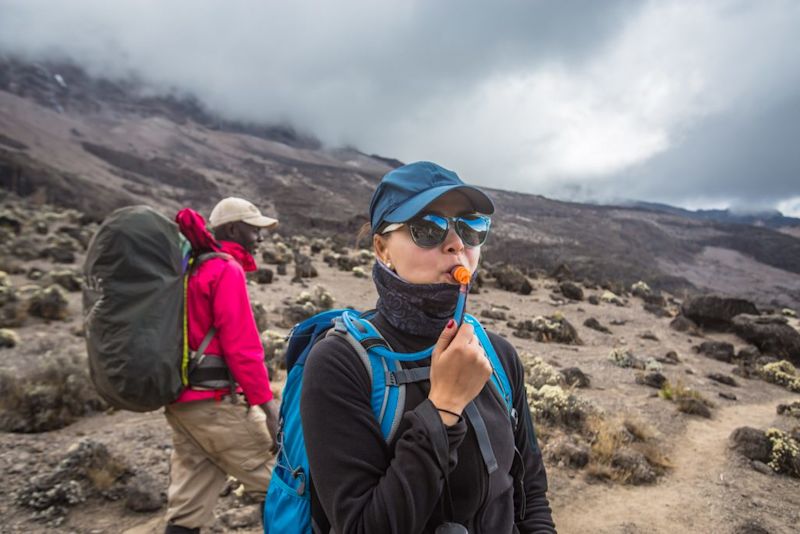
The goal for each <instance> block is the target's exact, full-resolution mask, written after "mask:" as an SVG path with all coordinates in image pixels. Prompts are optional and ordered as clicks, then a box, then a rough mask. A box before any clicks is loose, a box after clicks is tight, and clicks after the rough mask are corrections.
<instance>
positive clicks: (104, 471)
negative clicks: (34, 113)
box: [0, 194, 800, 534]
mask: <svg viewBox="0 0 800 534" xmlns="http://www.w3.org/2000/svg"><path fill="white" fill-rule="evenodd" d="M95 229H96V223H94V222H91V221H90V220H89V218H88V217H87V216H86V215H85V214H83V213H81V212H79V211H76V210H69V209H64V208H60V207H54V206H50V205H46V204H40V203H37V202H35V201H34V199H31V198H26V199H21V198H19V197H17V196H15V195H10V194H0V237H2V239H0V259H2V261H1V262H0V475H2V477H3V481H4V482H3V485H4V491H3V493H2V494H1V495H0V515H2V517H3V526H2V531H3V532H10V533H16V532H20V533H21V532H128V533H130V534H145V533H158V532H162V531H163V514H164V503H165V491H166V487H167V482H168V459H169V454H170V451H171V439H170V435H169V430H168V426H167V424H166V422H165V420H164V418H163V414H162V413H160V411H156V412H152V413H145V414H134V413H129V412H121V411H115V410H111V409H109V408H108V406H106V405H105V404H104V403H103V402H102V401H101V400H100V399H99V398H98V397H97V396H96V394H95V393H94V390H93V387H92V385H91V381H90V380H89V377H88V374H87V364H86V352H85V344H84V340H83V338H82V335H83V329H82V314H81V311H80V289H81V284H82V280H81V277H80V275H79V270H80V265H81V264H82V262H83V258H84V254H85V249H86V245H87V242H88V238H89V236H91V235H92V233H93V232H94V230H95ZM258 259H259V263H260V264H261V267H260V269H259V270H258V271H257V272H255V273H253V274H252V276H251V281H250V284H249V290H250V296H251V300H252V302H253V310H254V313H255V316H256V319H257V323H258V326H259V329H260V331H261V332H262V340H263V343H264V347H265V355H266V363H267V365H268V367H269V368H270V370H271V373H270V374H271V377H272V380H273V389H274V391H275V392H276V394H278V395H279V394H280V390H281V385H282V384H281V382H282V380H283V379H284V376H285V372H284V369H283V365H282V358H281V356H282V350H283V343H284V341H283V340H284V336H285V335H286V333H287V332H288V330H289V328H290V327H291V326H292V325H293V324H294V323H295V322H297V321H299V320H302V319H303V318H305V317H308V316H309V315H311V314H314V313H316V312H318V311H321V310H325V309H328V308H331V307H344V306H352V307H355V308H358V309H367V308H370V307H372V306H373V304H374V302H375V298H376V295H375V291H374V287H373V285H372V282H371V280H370V279H369V277H368V274H367V273H368V272H369V269H370V266H371V264H372V262H373V261H374V257H373V255H372V253H371V252H370V251H368V250H364V249H354V248H351V247H345V246H342V245H341V244H339V243H337V242H336V241H335V240H334V239H331V238H321V237H314V236H309V235H302V234H290V235H279V234H274V235H273V236H271V238H270V239H268V240H267V242H266V243H264V244H263V245H262V247H261V250H260V251H259V254H258ZM556 274H557V275H558V278H550V277H541V278H537V279H534V278H531V277H529V276H526V275H525V274H524V273H523V272H521V271H520V270H519V269H517V268H515V267H513V266H510V265H506V264H503V263H492V262H486V263H485V264H484V268H483V269H482V271H481V277H480V279H479V287H478V288H477V289H476V291H475V292H474V293H473V294H471V295H470V297H469V302H468V311H469V312H470V313H472V314H474V315H477V316H479V317H481V320H482V322H483V323H484V324H485V325H486V327H487V328H489V329H491V330H493V331H496V332H497V333H499V334H500V335H502V336H504V337H506V338H507V339H509V340H510V341H511V342H512V343H513V344H514V346H515V347H516V348H517V350H518V352H519V354H520V357H521V359H522V361H523V364H524V366H525V372H526V380H525V381H526V390H527V394H528V403H529V407H530V410H531V413H532V415H533V418H534V421H535V425H536V429H537V435H538V439H539V443H540V445H541V447H542V450H543V453H544V457H545V462H546V467H547V470H548V476H549V481H550V491H549V496H550V499H551V503H552V507H553V511H554V516H555V519H556V522H557V524H558V526H559V531H560V532H564V533H580V532H599V533H607V534H611V533H619V532H627V533H632V534H636V533H672V532H720V533H736V534H744V533H748V534H751V533H754V532H755V533H759V532H770V533H787V534H788V533H790V532H794V531H795V529H796V525H797V524H798V523H800V397H799V396H798V393H800V372H798V370H797V367H798V365H800V332H798V327H800V322H798V319H797V313H796V310H792V309H785V310H779V311H778V313H775V314H772V315H766V314H762V313H761V312H760V310H759V309H758V308H757V307H756V306H755V305H754V304H753V303H752V302H750V301H747V300H744V299H730V298H722V297H716V296H695V297H692V298H688V299H679V298H676V297H675V296H674V295H670V294H668V293H664V292H659V291H657V290H654V289H652V288H650V287H649V286H648V285H647V284H645V283H636V284H633V285H632V286H625V287H622V286H621V285H618V287H616V288H613V289H614V290H613V291H612V290H610V289H604V288H602V287H600V286H598V285H596V284H593V283H591V282H585V281H583V280H580V279H576V277H575V276H574V275H570V274H569V273H568V272H567V271H566V269H560V270H559V272H558V273H556ZM239 490H240V488H239V484H238V482H236V481H235V480H231V481H229V484H228V485H227V486H226V488H225V490H224V491H223V494H222V496H221V499H220V501H219V504H218V506H217V508H216V510H215V516H216V519H215V524H214V527H213V528H212V530H211V531H212V532H245V533H255V532H258V531H259V526H258V525H259V520H258V508H257V506H255V505H254V504H253V503H252V502H249V501H247V499H246V498H245V497H243V496H242V494H241V493H240V491H239Z"/></svg>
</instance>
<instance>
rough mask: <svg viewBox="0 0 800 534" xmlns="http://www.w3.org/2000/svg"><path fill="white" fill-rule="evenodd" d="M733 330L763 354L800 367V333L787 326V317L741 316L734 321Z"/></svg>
mask: <svg viewBox="0 0 800 534" xmlns="http://www.w3.org/2000/svg"><path fill="white" fill-rule="evenodd" d="M733 330H734V332H735V333H736V335H737V336H739V337H740V338H742V339H744V340H745V341H747V342H748V343H752V344H753V345H755V346H756V347H758V348H759V350H760V351H761V352H762V353H764V354H769V355H771V356H775V357H777V358H781V359H785V360H789V361H790V362H792V363H794V364H795V365H800V333H798V332H797V330H795V329H794V328H792V327H791V326H789V325H788V324H786V318H785V317H782V316H766V317H758V316H754V315H739V316H737V317H735V318H734V319H733Z"/></svg>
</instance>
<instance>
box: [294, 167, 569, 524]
mask: <svg viewBox="0 0 800 534" xmlns="http://www.w3.org/2000/svg"><path fill="white" fill-rule="evenodd" d="M493 212H494V206H493V204H492V202H491V200H489V198H488V197H487V196H486V195H485V194H484V193H483V192H482V191H480V190H479V189H477V188H474V187H471V186H468V185H466V184H464V183H463V182H462V181H461V180H460V179H459V178H458V176H457V175H456V174H455V173H453V172H452V171H448V170H447V169H444V168H442V167H440V166H438V165H436V164H433V163H429V162H418V163H412V164H409V165H405V166H403V167H400V168H398V169H395V170H393V171H391V172H389V173H388V174H386V176H384V177H383V179H382V180H381V183H380V184H379V185H378V188H377V190H376V191H375V194H374V195H373V198H372V202H371V203H370V220H371V222H370V224H371V229H372V234H373V245H374V249H375V254H376V256H377V261H376V265H375V267H374V269H373V279H374V281H375V285H376V288H377V291H378V296H379V299H378V303H377V313H376V314H375V316H374V317H372V318H371V322H372V323H373V325H374V326H375V327H376V328H377V329H378V331H379V332H380V333H381V335H383V337H384V338H385V339H386V341H387V342H388V344H389V345H390V346H391V347H392V350H394V351H396V352H404V353H408V352H417V351H420V350H423V349H425V348H428V347H431V346H433V345H435V348H434V350H433V353H432V356H431V358H430V359H426V360H423V361H419V362H413V363H411V364H410V365H411V366H428V365H429V366H430V381H429V382H428V381H423V382H417V383H410V384H407V386H406V400H405V413H404V415H403V418H402V420H401V422H400V426H399V427H398V430H397V432H396V433H395V434H394V438H393V439H392V440H391V442H390V443H388V444H387V443H386V442H385V441H384V439H383V436H382V434H381V429H380V427H379V424H378V421H377V419H376V417H375V415H374V414H373V411H372V409H371V406H370V391H371V382H370V378H369V376H368V373H367V371H366V369H365V367H364V364H363V363H362V362H361V361H360V359H359V357H358V355H357V354H356V352H355V351H354V349H352V348H351V346H350V345H349V344H348V343H347V342H346V341H344V340H343V339H341V338H339V337H337V336H328V337H326V338H325V339H323V340H322V341H320V342H319V343H318V344H317V345H315V346H314V348H313V350H312V353H311V354H310V356H309V358H308V361H307V363H306V368H305V373H304V375H303V392H302V400H301V416H302V421H303V433H304V435H305V442H306V448H307V451H308V458H309V466H310V470H311V484H312V516H313V519H314V523H316V525H315V528H318V529H319V532H326V533H327V532H329V531H330V530H332V531H333V532H337V533H340V534H351V533H370V534H374V533H389V532H396V533H402V534H415V533H422V532H437V529H439V530H438V532H467V531H468V532H472V533H478V532H487V533H492V534H495V533H506V532H555V527H554V524H553V521H552V517H551V512H550V507H549V504H548V501H547V497H546V492H547V478H546V474H545V470H544V465H543V463H542V457H541V453H540V451H539V448H538V445H537V443H536V437H535V435H534V432H533V425H532V423H531V420H530V412H529V410H528V406H527V400H526V396H525V383H524V376H523V369H522V365H521V363H520V361H519V358H518V356H517V354H516V352H515V350H514V348H513V347H512V346H511V345H510V344H509V343H508V342H507V341H506V340H505V339H503V338H501V337H499V336H497V335H494V334H491V333H490V334H489V338H490V340H491V343H492V345H493V347H494V349H495V351H496V352H497V353H498V355H499V357H500V360H501V361H502V363H503V367H504V369H505V372H506V374H507V376H508V379H509V381H510V383H511V386H512V390H513V404H514V408H515V410H516V412H517V413H518V414H519V421H517V424H515V423H514V421H512V420H511V418H510V417H509V414H508V411H507V410H506V407H505V405H504V404H503V403H502V402H501V401H499V399H498V397H497V395H496V394H495V393H494V392H493V391H492V389H491V387H490V385H487V381H488V380H489V378H490V376H491V373H492V368H491V365H490V364H489V362H488V360H487V358H486V357H485V354H484V351H483V349H482V347H481V346H480V344H479V343H478V342H477V339H476V336H475V335H474V331H473V327H472V326H470V325H468V324H463V325H461V326H460V327H459V326H458V324H457V323H455V322H454V321H453V320H452V317H453V314H454V312H455V308H456V301H457V298H458V294H459V285H458V283H457V282H456V281H455V279H454V278H453V275H452V274H451V272H452V269H453V268H454V267H455V266H457V265H463V266H464V267H466V268H467V269H469V271H470V272H471V273H474V272H475V271H476V269H477V267H478V262H479V259H480V247H481V245H482V244H483V242H484V241H485V239H486V236H487V234H488V229H489V223H490V220H489V217H488V216H489V215H491V214H492V213H493ZM470 404H471V405H472V406H474V407H475V408H477V419H478V420H479V421H477V422H476V417H470V418H469V420H467V418H465V417H464V414H465V410H466V409H467V408H468V407H469V406H470ZM471 413H474V410H473V412H471ZM482 427H483V428H482ZM476 428H477V429H478V430H477V431H476ZM483 436H486V438H485V439H482V437H483ZM487 439H488V441H489V443H488V449H487V443H486V441H487ZM487 450H489V451H490V452H489V454H490V455H493V457H494V461H495V462H496V465H494V466H493V468H488V467H487V466H488V465H489V464H488V463H487V461H486V459H487ZM523 468H524V469H523ZM445 525H446V526H445ZM455 525H461V527H458V526H455ZM448 528H449V529H450V530H448ZM315 531H316V530H315Z"/></svg>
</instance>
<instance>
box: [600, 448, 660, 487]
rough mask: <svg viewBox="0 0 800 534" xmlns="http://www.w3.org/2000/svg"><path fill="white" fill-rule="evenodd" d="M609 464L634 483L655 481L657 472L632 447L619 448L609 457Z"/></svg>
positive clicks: (643, 456) (642, 455)
mask: <svg viewBox="0 0 800 534" xmlns="http://www.w3.org/2000/svg"><path fill="white" fill-rule="evenodd" d="M611 466H612V467H614V468H615V469H617V470H619V471H621V472H622V473H624V474H625V475H626V477H625V478H627V480H628V482H630V483H631V484H634V485H639V484H650V483H652V482H655V480H656V477H657V474H656V472H655V470H654V469H653V468H652V466H651V465H650V463H649V462H648V461H647V458H646V457H645V455H644V454H642V453H641V452H639V451H636V450H633V449H628V448H624V449H619V450H617V451H615V452H614V455H613V456H612V457H611Z"/></svg>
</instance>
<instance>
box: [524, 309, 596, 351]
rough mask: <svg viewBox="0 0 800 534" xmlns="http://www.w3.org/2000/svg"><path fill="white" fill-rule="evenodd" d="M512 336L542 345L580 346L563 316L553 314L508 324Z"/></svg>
mask: <svg viewBox="0 0 800 534" xmlns="http://www.w3.org/2000/svg"><path fill="white" fill-rule="evenodd" d="M508 326H509V327H511V328H513V329H514V332H513V334H514V335H515V336H517V337H519V338H522V339H531V338H533V339H535V340H536V341H539V342H542V343H548V342H555V343H564V344H567V345H582V344H583V341H581V339H580V337H578V332H577V330H575V327H574V326H572V324H570V322H569V321H567V320H566V319H565V318H564V316H562V315H561V314H559V313H555V314H553V315H551V316H547V317H544V316H541V315H540V316H538V317H535V318H534V319H532V320H531V319H526V320H525V321H519V322H513V321H511V322H509V323H508Z"/></svg>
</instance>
